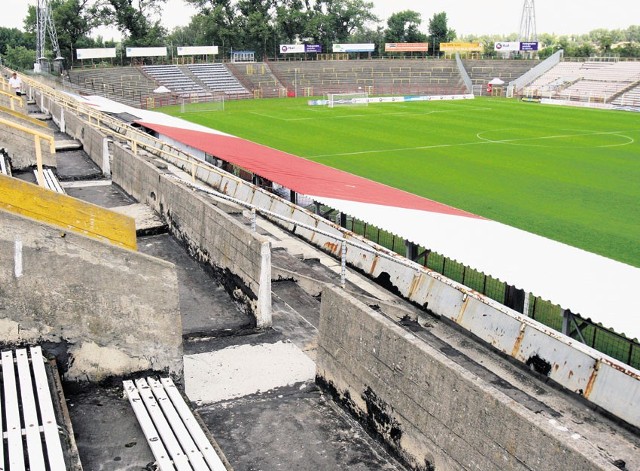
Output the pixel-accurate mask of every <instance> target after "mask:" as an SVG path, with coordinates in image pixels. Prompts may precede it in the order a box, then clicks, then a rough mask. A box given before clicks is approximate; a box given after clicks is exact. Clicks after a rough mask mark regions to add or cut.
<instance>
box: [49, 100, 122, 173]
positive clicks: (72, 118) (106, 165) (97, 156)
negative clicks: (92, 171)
mask: <svg viewBox="0 0 640 471" xmlns="http://www.w3.org/2000/svg"><path fill="white" fill-rule="evenodd" d="M44 102H45V103H46V106H48V108H49V113H51V118H52V119H53V121H54V122H55V123H56V125H57V126H58V127H59V128H60V130H61V131H62V132H66V133H67V134H69V136H71V137H72V138H74V139H77V140H78V141H80V142H81V143H82V148H83V150H84V151H85V152H86V153H87V155H88V156H89V158H90V159H91V160H92V161H93V162H94V163H95V164H96V165H97V166H98V167H100V169H101V170H102V173H103V175H104V176H106V177H110V176H111V163H110V156H109V147H108V142H109V140H108V139H107V136H106V135H105V134H104V133H102V132H100V131H99V130H97V129H96V128H95V127H94V126H91V125H89V124H87V122H86V121H85V120H82V119H80V118H79V117H78V116H77V115H76V114H75V113H72V112H70V111H68V110H65V108H64V107H62V106H61V105H59V104H58V103H56V102H54V101H51V100H49V99H48V98H46V97H45V100H44Z"/></svg>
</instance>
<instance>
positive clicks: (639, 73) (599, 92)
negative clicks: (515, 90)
mask: <svg viewBox="0 0 640 471" xmlns="http://www.w3.org/2000/svg"><path fill="white" fill-rule="evenodd" d="M639 82H640V63H638V62H596V61H586V62H561V63H559V64H558V65H556V66H555V67H554V68H553V69H551V70H550V71H549V72H547V73H546V74H544V75H543V76H541V77H539V78H538V79H536V80H534V81H533V82H532V83H531V84H530V85H529V86H527V87H526V88H525V95H536V96H544V97H549V98H551V97H558V98H564V99H569V100H577V101H585V100H587V101H597V102H605V103H608V102H611V101H612V100H613V99H615V98H618V97H619V96H621V95H622V94H623V93H625V92H627V91H631V90H632V89H633V88H634V87H635V86H636V85H637V84H638V83H639Z"/></svg>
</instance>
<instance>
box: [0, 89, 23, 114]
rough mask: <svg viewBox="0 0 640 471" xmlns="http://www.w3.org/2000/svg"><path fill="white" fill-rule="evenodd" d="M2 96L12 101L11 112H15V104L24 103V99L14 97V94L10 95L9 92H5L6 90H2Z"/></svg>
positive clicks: (0, 92) (0, 93) (0, 91)
mask: <svg viewBox="0 0 640 471" xmlns="http://www.w3.org/2000/svg"><path fill="white" fill-rule="evenodd" d="M0 95H1V96H6V97H8V98H9V99H10V103H11V111H15V110H16V108H15V105H14V103H15V102H16V101H17V102H18V103H22V98H20V97H19V96H16V95H14V94H13V93H9V92H5V91H4V90H0Z"/></svg>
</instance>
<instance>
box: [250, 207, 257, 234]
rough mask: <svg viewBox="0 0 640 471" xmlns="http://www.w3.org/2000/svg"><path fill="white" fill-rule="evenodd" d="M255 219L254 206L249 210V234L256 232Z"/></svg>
mask: <svg viewBox="0 0 640 471" xmlns="http://www.w3.org/2000/svg"><path fill="white" fill-rule="evenodd" d="M256 219H257V215H256V208H255V206H253V207H252V208H251V232H255V231H256Z"/></svg>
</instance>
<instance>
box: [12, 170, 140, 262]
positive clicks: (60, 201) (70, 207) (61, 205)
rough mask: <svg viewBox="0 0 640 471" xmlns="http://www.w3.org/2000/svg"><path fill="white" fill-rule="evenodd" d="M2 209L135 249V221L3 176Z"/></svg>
mask: <svg viewBox="0 0 640 471" xmlns="http://www.w3.org/2000/svg"><path fill="white" fill-rule="evenodd" d="M0 209H4V210H6V211H10V212H12V213H15V214H20V215H22V216H25V217H28V218H31V219H35V220H38V221H42V222H45V223H47V224H52V225H55V226H58V227H60V228H61V229H63V230H70V231H74V232H77V233H80V234H83V235H86V236H88V237H93V238H94V239H99V240H102V241H105V242H110V243H112V244H114V245H118V246H120V247H125V248H128V249H132V250H136V249H137V244H136V226H135V220H134V219H133V218H130V217H128V216H124V215H122V214H118V213H115V212H113V211H110V210H108V209H104V208H102V207H100V206H96V205H94V204H91V203H86V202H84V201H80V200H78V199H75V198H72V197H71V196H67V195H63V194H60V193H56V192H54V191H51V190H47V189H45V188H41V187H39V186H37V185H34V184H31V183H27V182H24V181H22V180H18V179H17V178H11V177H7V176H5V175H0Z"/></svg>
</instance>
